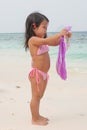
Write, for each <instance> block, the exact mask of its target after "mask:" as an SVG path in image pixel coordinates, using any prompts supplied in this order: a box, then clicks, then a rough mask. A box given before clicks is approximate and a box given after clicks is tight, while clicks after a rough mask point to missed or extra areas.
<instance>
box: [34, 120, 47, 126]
mask: <svg viewBox="0 0 87 130" xmlns="http://www.w3.org/2000/svg"><path fill="white" fill-rule="evenodd" d="M32 124H33V125H42V126H45V125H47V124H48V122H47V121H46V120H41V119H38V120H36V121H34V120H32Z"/></svg>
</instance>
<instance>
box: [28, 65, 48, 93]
mask: <svg viewBox="0 0 87 130" xmlns="http://www.w3.org/2000/svg"><path fill="white" fill-rule="evenodd" d="M35 74H36V83H37V89H38V91H39V87H38V84H39V83H40V77H39V74H41V75H42V77H43V80H48V78H49V75H48V74H47V73H45V72H43V71H41V70H38V69H37V68H32V69H31V71H30V72H29V77H30V78H31V77H33V76H34V75H35Z"/></svg>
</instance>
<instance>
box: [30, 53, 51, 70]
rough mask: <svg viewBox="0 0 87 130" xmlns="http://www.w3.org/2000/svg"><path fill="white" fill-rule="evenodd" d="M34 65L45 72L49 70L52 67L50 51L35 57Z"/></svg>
mask: <svg viewBox="0 0 87 130" xmlns="http://www.w3.org/2000/svg"><path fill="white" fill-rule="evenodd" d="M32 67H34V68H37V69H39V70H41V71H43V72H48V70H49V68H50V57H49V54H48V53H45V54H42V55H39V56H36V58H35V59H33V63H32Z"/></svg>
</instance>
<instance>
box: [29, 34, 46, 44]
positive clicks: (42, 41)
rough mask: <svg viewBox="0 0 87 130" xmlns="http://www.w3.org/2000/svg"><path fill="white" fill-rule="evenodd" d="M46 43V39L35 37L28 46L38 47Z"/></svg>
mask: <svg viewBox="0 0 87 130" xmlns="http://www.w3.org/2000/svg"><path fill="white" fill-rule="evenodd" d="M44 43H45V39H44V38H40V37H36V36H33V37H31V38H30V39H29V42H28V45H30V44H33V45H36V46H40V45H43V44H44Z"/></svg>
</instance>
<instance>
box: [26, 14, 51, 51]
mask: <svg viewBox="0 0 87 130" xmlns="http://www.w3.org/2000/svg"><path fill="white" fill-rule="evenodd" d="M44 20H46V21H47V22H49V20H48V18H47V17H46V16H45V15H43V14H41V13H39V12H33V13H31V14H30V15H29V16H28V17H27V19H26V22H25V45H24V46H25V50H27V48H28V40H29V39H30V38H31V37H32V36H36V35H35V33H34V31H33V24H34V23H35V24H36V26H37V27H39V25H40V24H41V23H42V22H43V21H44ZM46 37H47V34H46V36H45V37H44V38H46Z"/></svg>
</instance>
